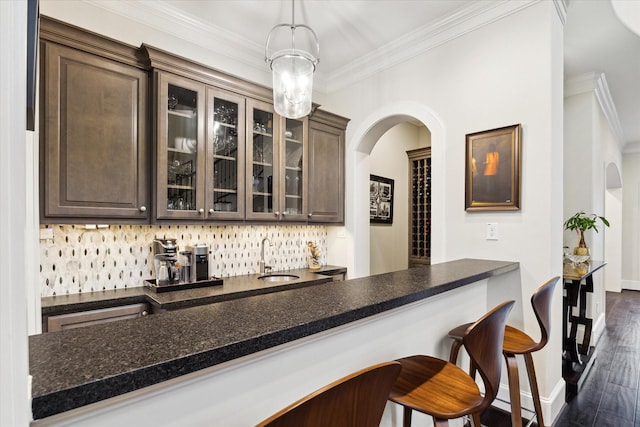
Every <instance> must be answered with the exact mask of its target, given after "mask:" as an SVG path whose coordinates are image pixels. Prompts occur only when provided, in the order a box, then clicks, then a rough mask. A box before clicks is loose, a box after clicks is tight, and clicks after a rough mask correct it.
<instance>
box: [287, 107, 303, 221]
mask: <svg viewBox="0 0 640 427" xmlns="http://www.w3.org/2000/svg"><path fill="white" fill-rule="evenodd" d="M283 121H284V123H285V126H284V129H285V130H284V135H282V136H281V138H280V140H281V141H283V142H282V144H281V146H282V148H283V149H282V150H281V152H282V157H283V159H282V163H283V164H284V182H283V183H281V186H280V200H281V206H283V208H282V216H281V219H282V220H288V221H306V219H307V217H306V215H307V177H308V173H307V143H306V141H307V126H308V119H307V118H302V119H283Z"/></svg>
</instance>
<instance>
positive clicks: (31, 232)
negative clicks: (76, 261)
mask: <svg viewBox="0 0 640 427" xmlns="http://www.w3.org/2000/svg"><path fill="white" fill-rule="evenodd" d="M26 34H27V2H26V1H1V2H0V52H2V61H0V93H2V96H3V99H4V100H5V102H2V103H0V152H2V155H1V156H0V200H2V209H0V236H2V238H3V240H4V241H5V242H6V244H4V245H1V246H0V271H2V286H0V343H2V345H0V425H2V426H12V427H13V426H16V427H21V426H26V425H28V422H29V420H30V418H31V408H30V401H29V397H28V396H29V387H28V368H29V365H28V360H29V357H28V348H27V345H28V344H27V316H28V312H27V304H26V301H27V299H26V296H27V290H26V288H27V286H28V284H29V282H28V281H27V279H29V278H30V279H33V278H34V274H35V271H36V269H35V268H34V266H33V264H31V263H32V262H33V259H34V253H37V251H34V249H35V236H37V234H35V233H37V226H36V227H35V228H34V226H33V224H31V223H30V222H29V220H30V218H31V216H32V215H30V212H29V211H28V209H27V207H28V206H29V204H30V203H31V199H30V196H31V195H33V185H34V183H33V180H32V177H30V176H29V175H28V173H27V172H26V171H27V170H33V166H34V165H31V167H29V166H27V165H28V164H29V163H32V161H33V159H32V158H30V157H28V154H27V153H28V151H30V152H33V151H32V150H33V147H32V146H31V147H29V149H27V144H28V143H29V141H32V139H30V140H27V138H26V137H25V134H26V132H25V129H26V115H25V112H26V97H25V94H26V87H27V86H26V77H25V76H26V51H27V50H26ZM32 208H33V207H32ZM31 213H32V212H31ZM32 296H33V295H32ZM33 297H35V296H33Z"/></svg>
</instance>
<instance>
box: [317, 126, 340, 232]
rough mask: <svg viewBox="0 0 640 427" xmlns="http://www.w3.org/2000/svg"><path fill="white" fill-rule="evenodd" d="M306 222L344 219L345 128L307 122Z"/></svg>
mask: <svg viewBox="0 0 640 427" xmlns="http://www.w3.org/2000/svg"><path fill="white" fill-rule="evenodd" d="M309 222H319V223H342V222H344V131H342V130H340V129H336V128H334V127H331V126H327V125H324V124H322V123H314V122H311V123H310V125H309Z"/></svg>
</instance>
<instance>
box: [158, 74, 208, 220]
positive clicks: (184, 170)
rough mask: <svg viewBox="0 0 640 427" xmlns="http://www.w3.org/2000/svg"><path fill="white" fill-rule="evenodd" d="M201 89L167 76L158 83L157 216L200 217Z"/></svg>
mask: <svg viewBox="0 0 640 427" xmlns="http://www.w3.org/2000/svg"><path fill="white" fill-rule="evenodd" d="M203 95H204V86H203V85H198V84H195V83H193V82H191V81H189V80H186V79H182V78H180V77H176V76H171V75H168V74H162V73H160V74H159V81H158V99H157V103H158V141H157V144H158V153H157V156H158V157H157V168H158V170H157V214H158V217H159V218H185V219H192V218H198V217H202V214H203V213H204V199H203V194H202V185H203V183H202V182H201V181H202V172H201V169H202V166H203V165H204V163H203V158H202V157H203V153H204V150H203V148H204V144H203V142H204V138H203V134H204V126H203V124H204V120H203V114H202V112H203V111H204V96H203Z"/></svg>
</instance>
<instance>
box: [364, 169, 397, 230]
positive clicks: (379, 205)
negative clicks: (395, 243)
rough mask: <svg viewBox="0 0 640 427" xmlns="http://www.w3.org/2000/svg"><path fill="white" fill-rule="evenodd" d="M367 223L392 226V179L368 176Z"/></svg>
mask: <svg viewBox="0 0 640 427" xmlns="http://www.w3.org/2000/svg"><path fill="white" fill-rule="evenodd" d="M369 222H370V223H377V224H393V179H390V178H383V177H381V176H376V175H369Z"/></svg>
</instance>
